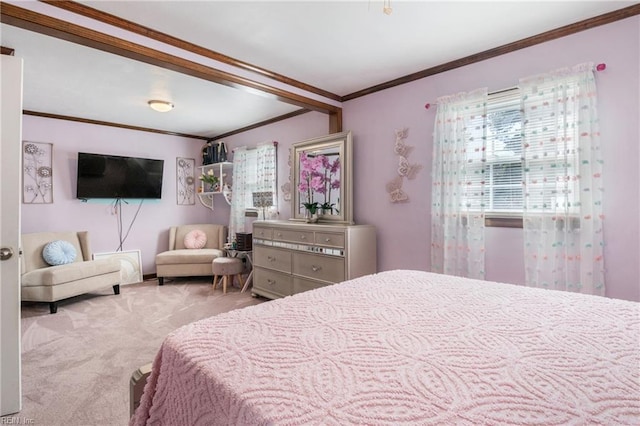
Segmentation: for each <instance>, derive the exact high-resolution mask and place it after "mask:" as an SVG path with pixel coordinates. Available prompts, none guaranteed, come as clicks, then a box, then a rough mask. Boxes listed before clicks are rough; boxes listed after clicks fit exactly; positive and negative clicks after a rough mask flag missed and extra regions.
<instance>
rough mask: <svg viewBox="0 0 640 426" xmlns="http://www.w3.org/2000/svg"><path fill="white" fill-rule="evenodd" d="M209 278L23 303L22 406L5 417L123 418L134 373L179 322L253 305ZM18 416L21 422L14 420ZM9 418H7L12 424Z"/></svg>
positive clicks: (36, 420) (95, 421)
mask: <svg viewBox="0 0 640 426" xmlns="http://www.w3.org/2000/svg"><path fill="white" fill-rule="evenodd" d="M220 287H221V286H218V287H217V288H216V290H215V291H214V290H213V287H212V286H211V283H210V278H207V277H202V278H184V279H174V280H165V285H163V286H158V283H157V280H155V279H154V280H149V281H145V282H143V283H139V284H133V285H126V286H122V287H121V292H120V295H114V294H113V292H112V291H109V290H104V291H101V292H96V293H92V294H88V295H83V296H78V297H75V298H73V299H69V300H68V301H63V302H61V303H60V305H59V308H58V313H57V314H54V315H51V314H49V307H48V304H44V303H43V304H34V303H24V304H23V306H22V320H21V327H22V397H23V399H22V407H23V409H22V411H20V413H18V414H14V415H11V416H5V417H3V418H0V423H2V424H5V423H6V422H7V421H14V423H11V424H31V425H47V426H49V425H50V426H57V425H65V426H67V425H79V426H80V425H82V426H88V425H107V426H111V425H126V424H127V423H128V421H129V380H130V378H131V374H132V373H133V372H134V371H135V370H136V369H137V368H138V367H140V366H142V365H144V364H146V363H149V362H151V361H152V360H153V358H154V357H155V354H156V352H157V351H158V349H159V348H160V345H161V343H162V341H163V340H164V338H165V337H166V336H167V334H169V333H170V332H172V331H174V330H175V329H177V328H179V327H181V326H183V325H185V324H188V323H191V322H193V321H197V320H199V319H203V318H207V317H210V316H213V315H217V314H220V313H223V312H227V311H230V310H233V309H238V308H243V307H245V306H250V305H255V304H258V303H261V302H263V301H264V300H265V299H259V298H252V297H251V293H250V292H245V293H240V290H239V289H238V288H230V289H229V288H228V289H227V294H225V295H223V293H222V290H221V288H220ZM16 421H18V422H20V423H15V422H16ZM7 424H8V423H7Z"/></svg>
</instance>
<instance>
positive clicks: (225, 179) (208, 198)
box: [197, 161, 233, 210]
mask: <svg viewBox="0 0 640 426" xmlns="http://www.w3.org/2000/svg"><path fill="white" fill-rule="evenodd" d="M197 169H198V170H200V174H205V173H208V172H209V170H213V174H214V175H215V176H216V177H217V178H218V185H219V188H220V190H219V191H205V190H204V188H205V185H208V184H205V183H204V182H203V181H201V180H199V179H198V180H199V181H200V192H198V199H199V200H200V203H201V204H202V205H203V206H205V207H207V208H209V209H211V210H213V196H214V195H218V194H225V193H224V192H223V191H222V189H223V188H224V186H225V185H229V175H230V173H231V171H232V170H233V163H231V162H228V161H225V162H223V163H213V164H206V165H204V166H198V167H197ZM225 201H227V203H228V204H231V202H230V199H229V197H227V196H226V194H225Z"/></svg>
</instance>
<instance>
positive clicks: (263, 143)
mask: <svg viewBox="0 0 640 426" xmlns="http://www.w3.org/2000/svg"><path fill="white" fill-rule="evenodd" d="M270 143H272V144H273V146H275V147H276V148H277V147H278V141H271V142H261V143H259V144H258V145H256V146H254V147H251V148H247V147H246V145H244V146H238V147H236V148H233V149H232V150H231V152H235V151H236V149H238V148H245V149H246V150H247V151H252V150H254V149H257V148H258V147H259V146H261V145H267V144H270Z"/></svg>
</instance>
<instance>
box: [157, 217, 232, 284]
mask: <svg viewBox="0 0 640 426" xmlns="http://www.w3.org/2000/svg"><path fill="white" fill-rule="evenodd" d="M226 242H227V227H226V226H224V225H213V224H199V225H180V226H173V227H171V228H170V229H169V249H168V250H167V251H164V252H162V253H158V254H157V255H156V275H157V277H158V284H159V285H163V284H164V278H165V277H197V276H205V275H206V276H209V275H212V269H211V264H212V262H213V259H215V258H216V257H224V256H225V252H224V250H223V249H224V244H225V243H226Z"/></svg>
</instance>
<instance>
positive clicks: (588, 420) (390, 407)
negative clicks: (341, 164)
mask: <svg viewBox="0 0 640 426" xmlns="http://www.w3.org/2000/svg"><path fill="white" fill-rule="evenodd" d="M639 342H640V304H638V303H636V302H628V301H622V300H614V299H607V298H603V297H598V296H589V295H581V294H575V293H569V292H560V291H553V290H542V289H535V288H527V287H520V286H515V285H510V284H500V283H492V282H486V281H477V280H470V279H465V278H458V277H452V276H445V275H438V274H433V273H427V272H419V271H388V272H383V273H379V274H376V275H372V276H368V277H362V278H358V279H354V280H351V281H347V282H344V283H341V284H336V285H333V286H330V287H325V288H322V289H318V290H313V291H309V292H305V293H300V294H297V295H295V296H292V297H288V298H285V299H279V300H274V301H270V302H267V303H263V304H261V305H257V306H252V307H248V308H244V309H241V310H236V311H232V312H229V313H226V314H222V315H218V316H216V317H211V318H208V319H205V320H202V321H198V322H195V323H193V324H190V325H187V326H185V327H182V328H180V329H178V330H177V331H175V332H174V333H172V334H171V335H169V336H168V337H167V339H166V340H165V342H164V343H163V345H162V348H161V349H160V351H159V352H158V355H157V357H156V359H155V361H154V365H153V371H152V373H151V376H150V378H149V381H148V383H147V386H146V389H145V394H144V397H143V400H142V403H141V406H140V407H139V409H138V410H137V412H136V414H135V416H134V417H133V418H132V420H131V424H132V425H142V424H151V425H177V424H184V425H187V424H188V425H228V424H251V425H263V424H286V425H301V424H304V425H309V424H323V425H345V424H369V425H373V424H375V425H385V424H388V425H399V424H416V425H417V424H420V425H425V424H469V425H471V424H545V425H550V424H637V423H638V421H639V419H640V371H639V370H640V369H639V368H638V366H640V348H639Z"/></svg>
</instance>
